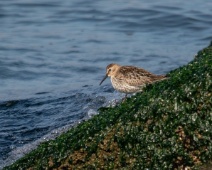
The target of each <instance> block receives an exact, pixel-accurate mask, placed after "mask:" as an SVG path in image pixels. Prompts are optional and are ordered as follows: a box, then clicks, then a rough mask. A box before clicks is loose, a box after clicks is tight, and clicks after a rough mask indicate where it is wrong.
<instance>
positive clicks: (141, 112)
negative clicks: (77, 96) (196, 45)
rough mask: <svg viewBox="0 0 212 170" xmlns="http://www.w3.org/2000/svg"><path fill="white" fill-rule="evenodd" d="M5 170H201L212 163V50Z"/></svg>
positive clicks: (201, 52) (43, 145) (40, 147)
mask: <svg viewBox="0 0 212 170" xmlns="http://www.w3.org/2000/svg"><path fill="white" fill-rule="evenodd" d="M168 77H169V79H167V80H165V81H162V82H157V83H155V84H153V85H148V86H147V87H146V88H145V89H144V91H143V92H142V93H138V94H137V95H135V96H133V97H131V98H128V99H127V100H126V101H125V102H123V103H122V104H120V105H118V106H116V107H114V108H100V109H99V112H100V114H99V115H96V116H94V117H93V118H92V119H90V120H88V121H86V122H83V123H81V124H79V125H78V126H77V127H75V128H72V129H70V130H69V131H68V132H67V133H64V134H62V135H61V136H59V137H58V138H56V139H55V140H51V141H49V142H44V143H42V144H41V145H40V146H39V147H38V148H37V149H35V150H34V151H32V152H30V153H29V154H27V155H26V156H24V157H23V158H21V159H19V160H18V161H16V162H15V163H14V164H12V165H10V166H8V167H5V168H4V169H5V170H6V169H14V170H17V169H146V168H148V169H185V168H186V167H187V168H192V169H198V168H200V167H201V165H202V164H205V163H207V162H210V161H211V160H212V142H211V141H212V139H211V138H212V109H211V108H212V46H209V47H208V48H205V49H203V50H202V51H200V52H198V54H197V55H196V56H195V58H194V60H193V61H192V62H190V63H189V64H187V65H186V66H183V67H180V68H178V69H176V70H173V71H171V72H170V73H169V74H168Z"/></svg>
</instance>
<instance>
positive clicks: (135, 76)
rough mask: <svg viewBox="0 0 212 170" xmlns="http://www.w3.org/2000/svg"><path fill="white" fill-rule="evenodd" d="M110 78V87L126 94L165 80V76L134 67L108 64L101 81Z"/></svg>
mask: <svg viewBox="0 0 212 170" xmlns="http://www.w3.org/2000/svg"><path fill="white" fill-rule="evenodd" d="M107 77H110V79H111V83H112V86H113V88H114V89H115V90H117V91H119V92H122V93H125V94H126V96H125V98H126V97H127V94H130V93H136V92H140V91H142V88H143V87H144V86H145V85H146V84H151V83H154V82H156V81H160V80H164V79H166V76H165V75H155V74H152V73H150V72H148V71H146V70H144V69H142V68H138V67H134V66H121V65H119V64H109V65H108V66H107V67H106V75H105V77H104V78H103V80H102V81H101V82H100V84H99V85H101V84H102V83H103V81H104V80H105V79H106V78H107Z"/></svg>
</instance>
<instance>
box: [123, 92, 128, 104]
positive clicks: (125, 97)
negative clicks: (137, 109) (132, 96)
mask: <svg viewBox="0 0 212 170" xmlns="http://www.w3.org/2000/svg"><path fill="white" fill-rule="evenodd" d="M126 99H127V93H126V94H125V96H124V98H123V99H122V102H124V101H125V100H126Z"/></svg>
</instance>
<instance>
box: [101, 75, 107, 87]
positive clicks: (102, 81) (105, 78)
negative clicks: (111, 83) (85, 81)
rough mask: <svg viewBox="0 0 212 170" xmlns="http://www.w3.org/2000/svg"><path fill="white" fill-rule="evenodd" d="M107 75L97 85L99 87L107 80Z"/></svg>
mask: <svg viewBox="0 0 212 170" xmlns="http://www.w3.org/2000/svg"><path fill="white" fill-rule="evenodd" d="M107 77H108V76H107V74H106V75H105V77H104V78H103V79H102V81H101V82H100V83H99V85H101V84H102V83H103V81H105V79H106V78H107Z"/></svg>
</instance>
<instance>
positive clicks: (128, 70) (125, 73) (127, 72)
mask: <svg viewBox="0 0 212 170" xmlns="http://www.w3.org/2000/svg"><path fill="white" fill-rule="evenodd" d="M118 73H119V74H117V75H115V77H116V78H118V79H120V80H121V79H125V82H126V83H127V84H128V85H130V86H144V85H145V84H150V83H153V82H155V81H159V80H162V79H165V76H162V75H160V76H159V75H154V74H152V73H150V72H148V71H146V70H144V69H142V68H137V67H134V66H124V67H120V69H119V70H118Z"/></svg>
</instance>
